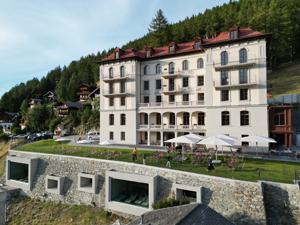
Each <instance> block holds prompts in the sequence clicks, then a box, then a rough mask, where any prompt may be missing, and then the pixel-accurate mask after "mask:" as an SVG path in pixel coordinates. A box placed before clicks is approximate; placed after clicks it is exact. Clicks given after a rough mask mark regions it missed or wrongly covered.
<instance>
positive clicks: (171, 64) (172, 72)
mask: <svg viewBox="0 0 300 225" xmlns="http://www.w3.org/2000/svg"><path fill="white" fill-rule="evenodd" d="M174 70H175V69H174V63H172V62H171V63H170V64H169V73H170V74H174Z"/></svg>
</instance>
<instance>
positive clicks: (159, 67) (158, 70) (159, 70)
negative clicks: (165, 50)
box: [156, 64, 161, 74]
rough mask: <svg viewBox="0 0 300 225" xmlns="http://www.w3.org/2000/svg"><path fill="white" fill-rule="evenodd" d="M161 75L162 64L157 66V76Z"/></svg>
mask: <svg viewBox="0 0 300 225" xmlns="http://www.w3.org/2000/svg"><path fill="white" fill-rule="evenodd" d="M159 73H161V65H160V64H158V65H156V74H159Z"/></svg>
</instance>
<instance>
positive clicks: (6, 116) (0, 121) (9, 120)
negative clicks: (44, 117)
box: [0, 112, 19, 133]
mask: <svg viewBox="0 0 300 225" xmlns="http://www.w3.org/2000/svg"><path fill="white" fill-rule="evenodd" d="M18 115H19V113H12V112H3V113H1V114H0V125H1V126H2V127H3V132H4V133H11V126H12V125H13V121H14V119H15V118H16V117H17V116H18Z"/></svg>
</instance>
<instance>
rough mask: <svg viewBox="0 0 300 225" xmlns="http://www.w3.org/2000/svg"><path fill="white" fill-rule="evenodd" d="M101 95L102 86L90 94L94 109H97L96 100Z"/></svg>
mask: <svg viewBox="0 0 300 225" xmlns="http://www.w3.org/2000/svg"><path fill="white" fill-rule="evenodd" d="M98 97H100V87H97V88H96V89H95V90H94V91H93V92H92V93H91V94H89V98H92V99H93V101H92V110H94V109H95V104H94V103H95V101H96V99H97V98H98Z"/></svg>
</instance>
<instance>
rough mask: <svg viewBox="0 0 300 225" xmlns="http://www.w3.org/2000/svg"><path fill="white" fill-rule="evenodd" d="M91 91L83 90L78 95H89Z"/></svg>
mask: <svg viewBox="0 0 300 225" xmlns="http://www.w3.org/2000/svg"><path fill="white" fill-rule="evenodd" d="M90 93H91V92H89V91H82V92H79V93H77V95H89V94H90Z"/></svg>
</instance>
